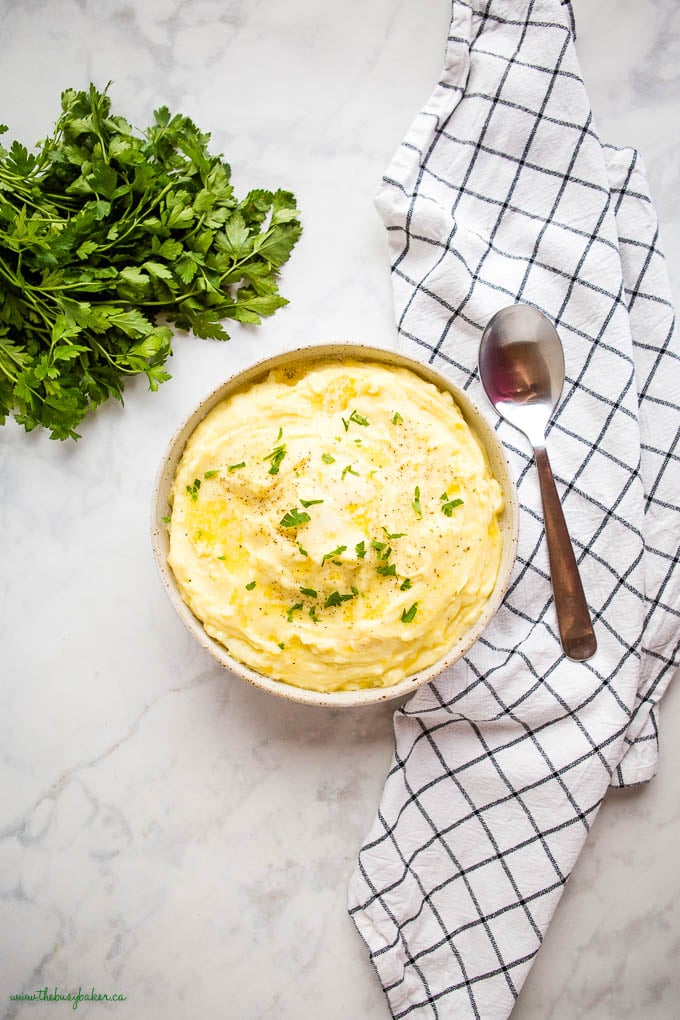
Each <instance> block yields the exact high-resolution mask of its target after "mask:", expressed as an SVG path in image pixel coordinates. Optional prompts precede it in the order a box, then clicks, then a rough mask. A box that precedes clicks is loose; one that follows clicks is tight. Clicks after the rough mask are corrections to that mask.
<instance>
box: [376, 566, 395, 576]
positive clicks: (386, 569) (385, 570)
mask: <svg viewBox="0 0 680 1020" xmlns="http://www.w3.org/2000/svg"><path fill="white" fill-rule="evenodd" d="M378 573H379V574H382V575H383V577H396V576H397V568H396V567H395V565H394V563H381V564H380V566H379V567H378Z"/></svg>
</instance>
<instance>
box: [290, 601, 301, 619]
mask: <svg viewBox="0 0 680 1020" xmlns="http://www.w3.org/2000/svg"><path fill="white" fill-rule="evenodd" d="M302 608H303V606H302V603H301V602H296V603H295V605H294V606H291V607H290V609H288V610H286V616H287V617H288V623H292V622H293V613H297V611H298V610H299V609H302Z"/></svg>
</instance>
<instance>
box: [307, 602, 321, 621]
mask: <svg viewBox="0 0 680 1020" xmlns="http://www.w3.org/2000/svg"><path fill="white" fill-rule="evenodd" d="M309 615H310V616H311V618H312V620H314V623H318V622H319V617H318V616H317V615H316V606H312V608H311V609H310V610H309Z"/></svg>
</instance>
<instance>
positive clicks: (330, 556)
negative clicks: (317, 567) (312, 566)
mask: <svg viewBox="0 0 680 1020" xmlns="http://www.w3.org/2000/svg"><path fill="white" fill-rule="evenodd" d="M346 548H347V546H346V545H339V546H338V547H337V549H333V551H332V552H328V553H324V555H323V559H322V560H321V566H323V565H324V563H325V562H326V560H332V559H333V557H334V556H339V555H340V554H341V553H344V551H345V549H346Z"/></svg>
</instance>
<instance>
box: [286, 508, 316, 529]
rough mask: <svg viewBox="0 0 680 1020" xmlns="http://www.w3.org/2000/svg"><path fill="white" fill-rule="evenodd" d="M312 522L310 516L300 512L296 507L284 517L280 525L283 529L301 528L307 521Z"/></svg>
mask: <svg viewBox="0 0 680 1020" xmlns="http://www.w3.org/2000/svg"><path fill="white" fill-rule="evenodd" d="M310 520H311V517H310V516H309V514H306V513H305V512H304V510H303V511H302V512H300V511H299V510H298V508H297V507H296V506H294V507H293V509H292V510H289V511H288V513H286V514H284V515H283V517H282V518H281V520H280V521H279V524H280V525H281V527H282V528H299V527H300V525H301V524H306V523H307V521H310Z"/></svg>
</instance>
